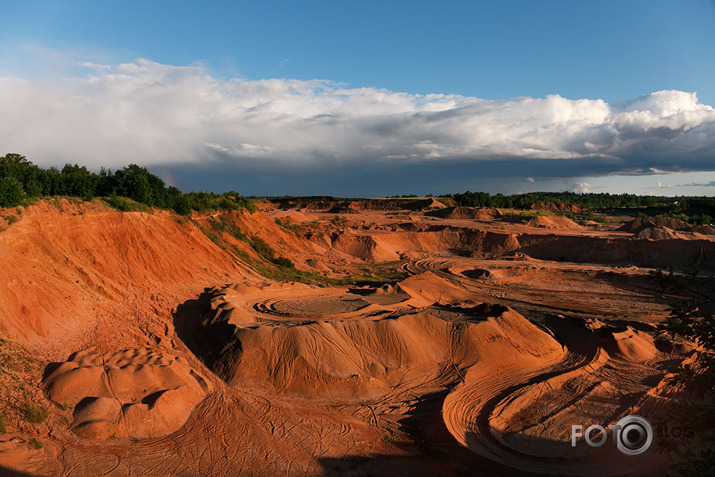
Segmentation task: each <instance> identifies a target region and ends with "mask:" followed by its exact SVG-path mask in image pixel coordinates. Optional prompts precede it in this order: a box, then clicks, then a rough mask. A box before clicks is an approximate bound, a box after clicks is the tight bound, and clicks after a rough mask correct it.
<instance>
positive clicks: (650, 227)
mask: <svg viewBox="0 0 715 477" xmlns="http://www.w3.org/2000/svg"><path fill="white" fill-rule="evenodd" d="M636 230H637V232H635V233H634V234H633V238H636V239H640V240H677V239H683V240H687V239H688V238H689V237H688V236H686V235H684V234H682V233H678V232H675V231H674V230H672V229H670V228H668V227H663V226H659V225H656V224H654V223H653V222H646V223H645V224H643V225H642V226H640V227H638V229H636Z"/></svg>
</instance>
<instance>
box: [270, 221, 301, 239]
mask: <svg viewBox="0 0 715 477" xmlns="http://www.w3.org/2000/svg"><path fill="white" fill-rule="evenodd" d="M276 225H278V226H279V227H282V228H284V229H286V230H287V231H288V232H290V233H292V234H293V235H295V236H296V237H302V236H303V226H302V225H300V224H293V223H291V222H290V221H288V220H287V219H286V220H285V221H283V220H281V219H279V218H277V217H276Z"/></svg>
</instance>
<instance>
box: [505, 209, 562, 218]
mask: <svg viewBox="0 0 715 477" xmlns="http://www.w3.org/2000/svg"><path fill="white" fill-rule="evenodd" d="M501 213H502V216H504V217H555V216H556V214H554V213H553V212H549V211H546V210H532V209H530V210H518V209H512V210H502V211H501Z"/></svg>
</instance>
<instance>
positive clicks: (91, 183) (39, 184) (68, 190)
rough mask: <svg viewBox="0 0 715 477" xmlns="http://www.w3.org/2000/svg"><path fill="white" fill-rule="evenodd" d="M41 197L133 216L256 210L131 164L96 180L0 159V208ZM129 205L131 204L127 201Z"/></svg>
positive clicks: (85, 173)
mask: <svg viewBox="0 0 715 477" xmlns="http://www.w3.org/2000/svg"><path fill="white" fill-rule="evenodd" d="M43 196H72V197H80V198H82V199H84V200H92V199H94V198H96V197H101V198H103V199H104V200H106V201H107V203H109V205H111V206H112V207H115V208H117V209H119V210H135V209H136V204H142V205H145V206H148V207H156V208H159V209H172V210H174V211H176V212H177V213H179V214H181V215H188V214H189V213H191V211H192V210H197V211H206V210H239V209H249V210H255V206H254V205H253V202H252V201H251V200H249V199H247V198H245V197H242V196H241V195H239V194H237V193H235V192H227V193H225V194H216V193H212V192H189V193H183V192H182V191H180V190H179V189H177V188H176V187H172V186H169V187H167V186H166V184H165V183H164V181H163V180H161V179H160V178H159V177H157V176H155V175H154V174H151V173H150V172H149V171H148V170H146V169H145V168H143V167H139V166H137V165H136V164H131V165H129V166H127V167H124V168H123V169H119V170H117V171H115V172H112V171H111V170H106V169H104V168H102V169H101V171H100V172H99V173H98V174H97V173H95V172H91V171H89V170H88V169H87V168H86V167H84V166H78V165H76V164H75V165H71V164H67V165H65V166H64V167H63V168H62V170H59V169H57V168H55V167H50V168H49V169H43V168H41V167H39V166H36V165H35V164H33V163H32V162H30V161H28V160H27V159H26V158H25V157H24V156H21V155H20V154H7V155H5V156H4V157H0V207H13V206H16V205H20V204H22V203H23V201H25V200H26V199H28V198H29V199H32V198H39V197H43ZM127 199H130V200H127Z"/></svg>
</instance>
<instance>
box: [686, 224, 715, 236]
mask: <svg viewBox="0 0 715 477" xmlns="http://www.w3.org/2000/svg"><path fill="white" fill-rule="evenodd" d="M690 231H691V232H694V233H698V234H703V235H715V227H712V226H710V225H696V226H694V227H691V228H690Z"/></svg>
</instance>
